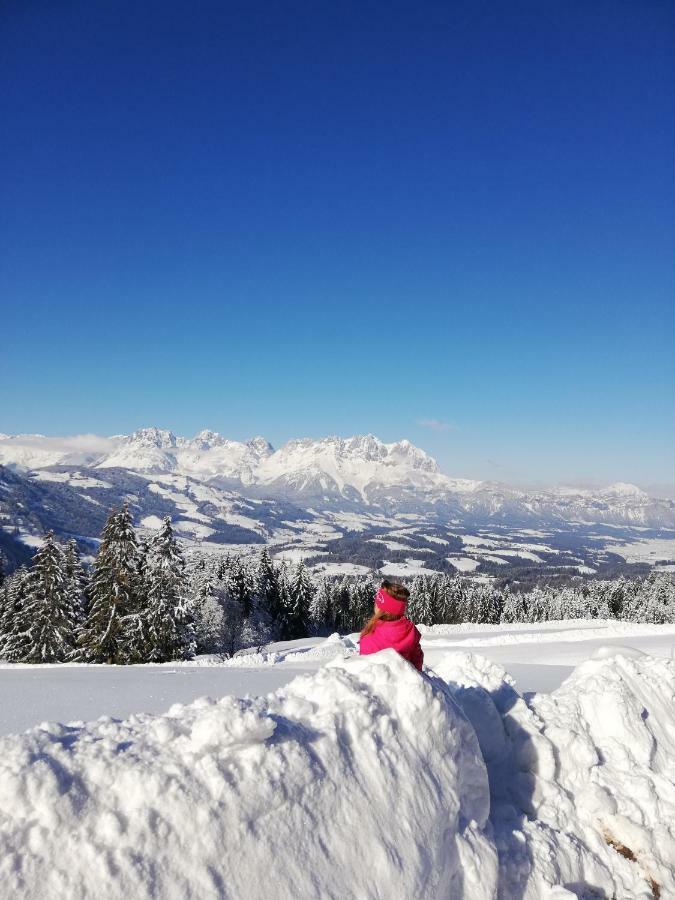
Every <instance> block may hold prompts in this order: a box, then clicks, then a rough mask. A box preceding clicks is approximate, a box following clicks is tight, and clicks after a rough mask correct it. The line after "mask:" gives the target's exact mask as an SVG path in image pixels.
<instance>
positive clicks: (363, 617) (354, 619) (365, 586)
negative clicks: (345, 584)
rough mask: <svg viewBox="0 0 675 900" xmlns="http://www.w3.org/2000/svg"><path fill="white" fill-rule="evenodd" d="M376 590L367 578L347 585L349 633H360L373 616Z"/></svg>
mask: <svg viewBox="0 0 675 900" xmlns="http://www.w3.org/2000/svg"><path fill="white" fill-rule="evenodd" d="M376 592H377V588H376V587H375V585H374V584H373V582H372V581H371V580H370V578H367V579H365V580H363V579H359V580H358V581H356V582H352V583H351V584H350V585H349V622H348V628H349V630H350V631H360V630H361V629H362V628H363V626H364V625H365V623H366V622H367V621H368V619H369V618H370V617H371V616H372V614H373V600H374V599H375V594H376Z"/></svg>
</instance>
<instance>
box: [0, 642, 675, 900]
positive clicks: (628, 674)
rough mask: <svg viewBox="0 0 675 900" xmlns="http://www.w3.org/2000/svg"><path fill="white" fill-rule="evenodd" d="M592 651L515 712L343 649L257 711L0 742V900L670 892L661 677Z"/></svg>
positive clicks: (446, 669)
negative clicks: (4, 899)
mask: <svg viewBox="0 0 675 900" xmlns="http://www.w3.org/2000/svg"><path fill="white" fill-rule="evenodd" d="M329 644H332V645H333V647H335V648H338V647H339V646H342V647H344V650H345V652H346V653H349V652H350V651H352V649H353V648H351V647H350V642H349V641H348V640H346V639H343V641H340V640H339V639H337V638H334V639H332V640H330V641H328V642H325V643H324V645H323V647H322V648H321V650H322V651H323V652H326V651H327V650H328V645H329ZM292 650H293V648H292V647H291V646H289V647H288V652H289V653H290V652H292ZM316 650H317V651H319V647H317V648H316ZM596 656H597V657H598V658H597V659H594V660H590V661H587V662H584V663H583V664H581V665H580V666H579V667H578V668H577V669H576V670H575V671H574V672H573V674H572V675H571V676H570V677H569V678H568V679H567V680H566V681H565V682H564V684H563V685H562V686H561V687H560V688H559V689H558V690H556V691H555V692H553V693H552V694H550V695H546V694H538V695H535V696H534V697H533V698H530V699H529V701H528V700H526V699H524V698H523V697H522V696H521V695H520V694H519V693H518V692H517V691H516V690H515V687H514V682H513V679H512V678H511V676H509V675H508V674H507V673H506V672H505V671H504V670H503V669H502V668H501V667H500V666H499V665H497V664H495V663H493V662H491V661H489V660H487V659H485V658H484V657H482V656H479V655H477V654H473V653H466V652H452V653H445V654H444V655H443V656H442V657H440V658H438V659H437V660H436V661H435V662H434V670H433V671H431V670H429V672H428V673H427V675H425V676H420V675H419V674H418V673H417V672H416V671H415V670H414V669H413V668H412V667H411V666H409V665H408V664H407V663H406V662H405V661H404V660H402V659H401V658H400V657H399V656H397V655H396V654H395V653H394V652H393V651H383V652H382V653H379V654H375V655H373V656H369V657H359V656H351V657H349V656H348V657H343V656H342V655H341V654H338V655H334V656H333V657H332V658H331V659H329V661H328V662H327V663H326V665H324V666H323V667H322V668H321V669H319V670H318V671H317V672H315V673H313V674H305V675H302V676H300V677H298V678H296V679H295V680H293V681H291V682H290V683H289V684H287V685H285V686H284V687H282V688H280V689H278V690H277V691H276V692H275V693H272V694H268V695H267V697H265V698H248V697H247V698H245V699H235V698H234V697H230V696H228V697H224V698H222V699H221V700H219V701H215V700H212V699H210V698H207V697H204V698H201V699H199V700H196V701H194V702H193V703H191V704H189V705H186V706H183V705H180V704H176V705H174V706H173V707H171V709H169V711H168V712H167V713H166V714H164V715H159V716H153V715H148V714H140V715H135V716H131V717H130V718H129V719H127V720H126V721H117V720H114V719H111V718H109V717H103V718H101V719H99V720H98V721H97V722H94V723H90V724H87V725H85V724H80V725H71V726H62V725H48V724H44V725H43V726H41V727H39V728H36V729H33V730H32V731H29V732H27V733H25V734H23V735H17V736H10V737H7V738H4V739H2V740H0V883H2V885H3V890H5V891H6V892H7V896H11V897H12V898H31V900H33V898H35V900H36V898H38V897H39V898H43V897H50V898H66V897H68V898H70V897H78V898H89V897H92V898H93V897H97V898H99V897H100V898H121V897H134V898H145V897H148V898H150V897H152V898H155V897H156V898H169V900H171V898H193V897H194V898H197V897H199V898H211V897H213V898H215V897H231V898H246V900H248V898H252V900H256V898H265V900H270V898H284V900H285V898H301V900H303V898H314V897H322V898H323V897H327V898H333V897H334V898H338V897H339V898H354V900H356V898H358V900H366V898H377V900H379V898H394V900H398V898H401V900H403V898H410V897H415V898H421V900H426V898H430V900H435V898H469V900H482V898H492V897H499V898H503V900H538V898H564V897H567V898H573V897H578V898H587V900H589V898H600V897H615V898H617V900H618V898H632V900H642V898H644V900H648V898H653V897H657V896H659V895H660V897H661V898H664V900H665V898H669V897H670V898H672V897H675V876H674V873H675V833H674V828H675V724H674V717H673V701H674V699H675V662H674V661H673V660H669V659H658V658H654V657H650V656H647V655H646V654H643V653H640V652H639V651H635V650H633V651H631V652H626V651H625V650H624V649H623V648H616V647H614V648H612V647H609V646H605V647H602V648H601V649H600V650H599V651H598V652H597V653H596ZM488 814H489V818H488Z"/></svg>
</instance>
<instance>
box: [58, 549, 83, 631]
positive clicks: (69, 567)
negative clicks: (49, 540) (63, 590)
mask: <svg viewBox="0 0 675 900" xmlns="http://www.w3.org/2000/svg"><path fill="white" fill-rule="evenodd" d="M63 571H64V575H65V578H66V585H67V590H68V597H69V600H70V605H71V606H72V608H73V612H74V615H75V620H74V625H75V627H76V628H79V627H81V625H82V623H83V622H84V619H85V616H86V612H87V601H86V591H87V576H86V574H85V571H84V569H83V567H82V563H81V561H80V551H79V548H78V546H77V541H76V540H74V539H73V538H71V539H70V540H69V541H68V543H67V544H66V549H65V551H64V567H63Z"/></svg>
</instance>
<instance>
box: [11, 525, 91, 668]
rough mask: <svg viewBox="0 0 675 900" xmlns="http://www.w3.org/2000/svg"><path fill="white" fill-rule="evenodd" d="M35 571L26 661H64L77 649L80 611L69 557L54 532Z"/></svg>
mask: <svg viewBox="0 0 675 900" xmlns="http://www.w3.org/2000/svg"><path fill="white" fill-rule="evenodd" d="M31 574H32V577H31V583H30V589H29V593H28V596H27V598H26V602H25V621H26V622H27V623H28V632H27V634H26V647H25V650H24V654H23V657H22V662H33V663H42V662H62V661H63V660H65V659H66V658H67V657H68V655H69V654H70V653H71V651H72V650H73V643H74V640H75V630H76V627H77V620H78V613H77V610H76V609H75V606H74V605H73V603H72V598H71V597H70V594H69V587H70V585H69V583H68V580H67V578H66V573H65V556H64V553H63V551H62V550H61V548H60V547H59V545H58V544H57V543H56V542H55V540H54V534H53V532H51V531H50V532H48V533H47V535H46V537H45V541H44V544H43V545H42V547H40V549H39V550H38V551H37V553H36V554H35V556H34V557H33V567H32V573H31Z"/></svg>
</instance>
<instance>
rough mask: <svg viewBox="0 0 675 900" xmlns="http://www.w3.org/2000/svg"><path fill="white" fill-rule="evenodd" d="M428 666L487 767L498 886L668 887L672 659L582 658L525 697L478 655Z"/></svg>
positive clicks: (672, 848) (509, 894) (671, 863)
mask: <svg viewBox="0 0 675 900" xmlns="http://www.w3.org/2000/svg"><path fill="white" fill-rule="evenodd" d="M435 671H436V674H437V675H438V676H439V677H440V678H442V679H443V680H444V681H445V682H447V683H448V686H449V690H450V692H451V694H452V696H453V697H454V699H455V701H456V702H457V703H458V705H459V706H460V707H461V708H462V710H463V711H464V713H465V715H466V716H467V717H468V718H469V719H470V721H471V722H472V723H473V725H474V727H475V729H476V733H477V735H478V739H479V741H480V744H481V748H482V751H483V756H484V759H485V762H486V764H487V767H488V771H489V776H490V788H491V795H492V810H491V816H490V818H491V822H492V825H493V827H494V833H495V839H496V842H497V846H498V849H499V861H500V873H499V896H500V897H502V898H505V900H511V898H514V900H515V898H518V900H521V898H525V900H538V898H542V897H570V898H572V897H584V898H586V897H587V898H596V897H617V898H631V900H639V898H644V900H649V898H654V897H658V896H660V897H661V898H666V897H670V898H672V897H675V718H674V715H673V703H674V701H675V661H673V660H668V659H657V658H654V657H649V656H646V655H640V656H634V655H630V656H628V655H616V654H613V655H611V656H608V657H606V658H603V659H598V660H591V661H589V662H586V663H583V664H582V665H581V666H579V667H578V668H577V669H576V670H575V671H574V672H573V674H572V675H571V676H570V677H569V678H568V679H567V681H566V682H564V684H563V685H562V686H561V687H560V688H559V689H558V690H557V691H554V692H553V693H552V694H537V695H535V696H534V697H533V698H532V699H531V700H530V701H529V702H527V701H526V700H525V699H524V698H523V697H521V696H520V695H519V694H518V693H517V691H516V690H515V687H514V683H513V680H512V679H511V677H510V676H508V675H507V674H506V673H505V672H503V671H502V670H501V669H500V667H499V666H497V665H495V664H494V663H492V662H489V661H488V660H486V659H484V658H483V657H479V656H475V655H472V654H470V653H451V654H448V655H447V656H445V657H443V659H442V660H441V661H440V662H439V663H438V664H437V665H436V666H435ZM565 889H566V891H567V892H565Z"/></svg>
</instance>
